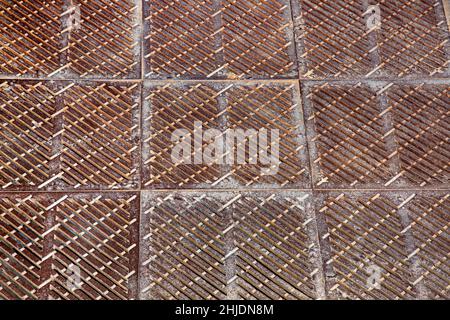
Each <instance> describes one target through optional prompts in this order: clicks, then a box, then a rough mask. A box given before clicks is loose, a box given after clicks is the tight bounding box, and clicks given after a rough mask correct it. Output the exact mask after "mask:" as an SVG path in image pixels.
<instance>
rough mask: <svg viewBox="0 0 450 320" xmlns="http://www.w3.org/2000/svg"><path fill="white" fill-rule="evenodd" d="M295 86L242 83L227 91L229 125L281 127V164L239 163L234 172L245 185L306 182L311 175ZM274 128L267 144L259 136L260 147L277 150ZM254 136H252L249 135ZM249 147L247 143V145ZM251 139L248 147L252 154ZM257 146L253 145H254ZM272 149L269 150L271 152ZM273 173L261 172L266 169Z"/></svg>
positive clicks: (243, 127) (279, 136)
mask: <svg viewBox="0 0 450 320" xmlns="http://www.w3.org/2000/svg"><path fill="white" fill-rule="evenodd" d="M295 92H296V90H295V87H294V85H290V86H275V87H270V86H266V85H259V86H242V87H238V88H232V89H230V90H229V91H228V92H227V95H226V97H227V101H228V105H227V106H226V115H227V120H228V121H227V127H228V128H230V129H234V130H236V129H242V130H245V131H248V130H254V131H255V132H257V131H259V130H260V129H261V128H266V129H268V130H273V129H274V130H277V131H278V139H279V140H280V143H279V146H278V152H279V161H280V164H279V165H274V164H273V163H271V164H266V163H261V160H262V159H261V158H260V159H258V160H259V161H258V163H257V164H251V162H250V161H249V162H250V163H246V164H235V165H233V166H232V169H231V173H232V174H233V178H234V179H235V180H236V181H239V183H240V184H242V185H245V186H250V185H252V184H272V185H280V186H285V185H305V184H306V181H307V179H308V171H309V170H308V165H307V160H306V142H305V136H304V132H302V130H303V128H302V126H301V123H302V122H303V118H302V116H301V114H300V113H299V112H298V111H299V107H300V102H299V101H298V100H297V99H296V98H295ZM273 134H274V132H270V134H269V133H268V138H267V140H268V141H267V146H265V145H264V144H263V143H261V142H263V140H262V139H259V140H258V141H259V150H261V149H263V150H268V151H270V152H272V151H273V150H274V145H273V144H272V143H273V141H274V139H275V138H274V136H273ZM249 140H250V139H249ZM246 148H247V146H246ZM250 148H251V146H250V143H249V146H248V148H247V150H246V152H247V153H249V155H248V156H247V158H250V154H251V153H250V151H251V150H250ZM252 150H253V149H252ZM270 152H269V153H270ZM267 169H269V170H268V171H269V172H270V174H267V175H266V174H261V172H262V171H266V170H267Z"/></svg>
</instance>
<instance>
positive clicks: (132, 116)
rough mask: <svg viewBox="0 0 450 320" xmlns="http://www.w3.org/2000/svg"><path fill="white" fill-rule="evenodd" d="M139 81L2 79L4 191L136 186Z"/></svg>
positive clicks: (1, 151)
mask: <svg viewBox="0 0 450 320" xmlns="http://www.w3.org/2000/svg"><path fill="white" fill-rule="evenodd" d="M138 97H139V88H138V85H137V84H128V85H123V84H122V85H116V84H113V85H112V84H108V83H91V84H89V83H86V84H82V85H75V84H73V83H68V82H58V83H57V84H56V83H53V84H50V83H47V82H34V83H33V82H3V83H2V84H1V85H0V98H1V99H2V100H1V104H0V105H1V107H2V110H1V114H0V115H1V119H2V120H3V121H4V122H3V123H4V126H3V130H2V131H1V133H0V134H1V135H2V138H3V139H4V142H3V143H2V145H1V146H0V153H1V154H2V160H1V162H2V168H1V170H0V178H1V181H2V189H18V188H21V189H30V190H47V189H49V188H52V189H54V188H64V189H67V188H73V189H80V188H85V189H87V188H100V189H118V188H123V187H130V186H133V185H136V184H137V180H138V178H137V177H136V175H137V166H138V159H137V158H138V156H137V151H138V148H137V147H136V145H135V144H136V142H137V139H138V137H137V135H138V131H139V103H138V100H137V99H138Z"/></svg>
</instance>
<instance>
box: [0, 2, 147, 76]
mask: <svg viewBox="0 0 450 320" xmlns="http://www.w3.org/2000/svg"><path fill="white" fill-rule="evenodd" d="M139 7H140V4H139V3H138V2H137V1H132V0H118V1H112V2H111V1H110V2H108V1H103V0H95V1H92V0H90V1H88V0H57V1H45V0H44V1H41V0H40V1H19V2H11V1H3V2H2V3H1V4H0V10H1V12H2V14H1V17H0V29H1V30H2V32H1V33H2V37H1V39H0V57H1V58H0V73H2V74H7V75H15V76H28V77H51V76H58V77H61V76H63V77H69V76H70V77H90V78H100V77H105V78H128V77H129V78H131V77H132V78H137V77H139V72H138V68H139V66H140V62H139V61H140V59H139V56H140V44H139V40H140V33H139V30H140V29H139V23H138V20H137V19H138V17H139V14H138V12H139Z"/></svg>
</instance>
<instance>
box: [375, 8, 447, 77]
mask: <svg viewBox="0 0 450 320" xmlns="http://www.w3.org/2000/svg"><path fill="white" fill-rule="evenodd" d="M380 10H381V30H380V32H379V34H378V35H377V46H378V50H379V55H380V64H379V66H378V67H377V68H382V69H383V71H384V73H386V74H389V75H391V76H396V77H402V76H406V75H411V74H414V75H424V76H433V75H442V74H443V73H446V74H448V66H449V60H448V59H449V57H448V52H446V45H447V43H448V35H447V36H446V35H445V33H444V30H445V27H443V26H444V25H445V21H444V20H443V18H442V17H440V16H439V15H438V14H437V12H438V11H442V8H441V4H440V2H439V1H433V0H416V1H409V0H398V1H383V2H382V3H380Z"/></svg>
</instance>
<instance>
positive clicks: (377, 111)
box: [308, 84, 394, 187]
mask: <svg viewBox="0 0 450 320" xmlns="http://www.w3.org/2000/svg"><path fill="white" fill-rule="evenodd" d="M308 98H310V99H311V104H312V106H311V110H310V112H309V114H308V121H310V125H309V127H310V128H309V129H310V130H311V133H312V134H313V136H314V137H313V138H312V139H311V141H312V142H313V143H314V145H313V146H312V148H311V149H312V161H313V168H315V170H316V174H315V177H314V180H315V184H316V186H319V187H320V186H325V185H340V186H343V185H345V186H349V187H350V186H355V185H359V184H368V185H370V184H380V183H384V182H387V181H389V180H390V179H391V178H392V177H393V176H394V172H393V171H392V169H391V167H390V161H391V158H392V154H391V152H390V149H389V145H388V142H387V139H386V138H387V137H388V135H387V132H388V130H386V127H385V123H386V112H385V110H383V109H382V108H381V106H380V100H379V97H378V95H377V93H376V91H375V90H373V89H372V88H370V87H367V86H365V85H359V84H358V85H356V86H332V85H328V84H325V85H323V86H317V87H314V88H312V89H311V92H310V93H309V94H308Z"/></svg>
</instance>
